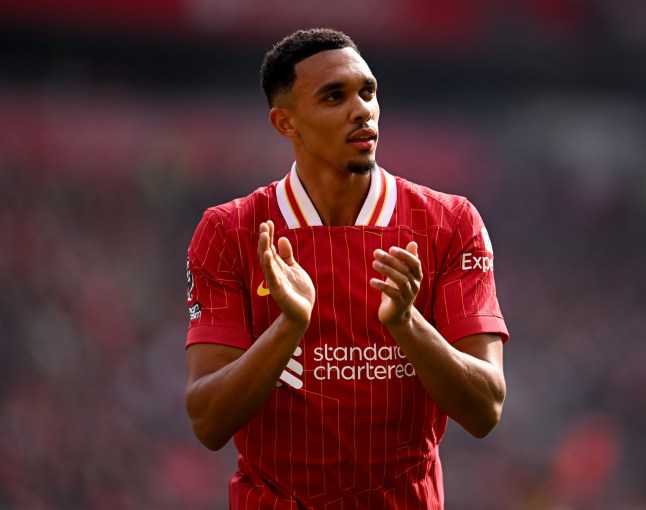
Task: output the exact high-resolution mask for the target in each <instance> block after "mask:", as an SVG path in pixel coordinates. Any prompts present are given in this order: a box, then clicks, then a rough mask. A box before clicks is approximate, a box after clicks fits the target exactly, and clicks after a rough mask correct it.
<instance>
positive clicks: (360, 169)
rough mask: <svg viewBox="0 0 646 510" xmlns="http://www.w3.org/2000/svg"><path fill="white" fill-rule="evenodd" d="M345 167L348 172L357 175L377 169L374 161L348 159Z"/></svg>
mask: <svg viewBox="0 0 646 510" xmlns="http://www.w3.org/2000/svg"><path fill="white" fill-rule="evenodd" d="M347 168H348V170H349V171H350V172H352V173H353V174H357V175H366V174H370V173H372V172H374V171H375V170H376V169H377V162H376V161H356V160H355V161H348V165H347Z"/></svg>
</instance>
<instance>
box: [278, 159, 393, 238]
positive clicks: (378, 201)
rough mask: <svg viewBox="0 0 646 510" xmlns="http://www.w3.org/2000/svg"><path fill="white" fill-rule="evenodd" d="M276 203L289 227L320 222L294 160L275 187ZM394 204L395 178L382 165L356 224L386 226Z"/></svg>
mask: <svg viewBox="0 0 646 510" xmlns="http://www.w3.org/2000/svg"><path fill="white" fill-rule="evenodd" d="M276 196H277V198H278V206H279V207H280V212H281V213H282V214H283V217H284V218H285V221H286V222H287V226H288V227H289V228H299V227H305V226H316V225H323V222H322V221H321V218H320V217H319V215H318V212H317V211H316V208H315V207H314V204H313V203H312V201H311V200H310V197H309V196H308V195H307V192H306V191H305V188H303V185H302V184H301V181H300V179H299V178H298V173H297V172H296V163H294V164H293V165H292V169H291V171H290V172H289V173H288V174H287V175H286V176H285V177H284V178H283V179H282V180H281V181H280V182H279V183H278V186H277V188H276ZM396 203H397V184H396V182H395V178H394V177H393V176H392V175H390V174H389V173H388V172H386V171H385V170H384V169H383V168H380V167H377V170H376V171H375V172H373V173H372V174H371V176H370V189H369V190H368V196H367V197H366V200H365V202H364V203H363V206H362V207H361V211H360V212H359V216H358V217H357V221H356V222H355V225H362V226H378V227H385V226H387V225H388V223H390V218H391V217H392V215H393V211H394V210H395V204H396Z"/></svg>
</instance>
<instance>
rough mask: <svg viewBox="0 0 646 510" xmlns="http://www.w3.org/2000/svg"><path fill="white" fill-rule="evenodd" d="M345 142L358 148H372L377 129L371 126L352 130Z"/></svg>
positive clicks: (375, 140)
mask: <svg viewBox="0 0 646 510" xmlns="http://www.w3.org/2000/svg"><path fill="white" fill-rule="evenodd" d="M347 142H348V143H349V144H350V145H352V146H353V147H355V148H356V149H359V150H369V149H372V148H373V147H374V146H375V144H376V143H377V131H376V130H374V129H372V128H360V129H357V130H356V131H353V132H352V133H351V134H350V136H348V138H347Z"/></svg>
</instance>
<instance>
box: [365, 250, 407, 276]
mask: <svg viewBox="0 0 646 510" xmlns="http://www.w3.org/2000/svg"><path fill="white" fill-rule="evenodd" d="M390 250H391V251H392V250H393V248H390ZM397 250H401V248H397ZM373 255H374V257H375V259H376V260H378V261H379V262H381V263H382V264H384V265H386V266H390V267H392V268H394V269H396V270H397V271H399V272H400V273H404V272H407V271H408V266H407V265H406V264H404V262H402V261H401V260H400V259H399V258H397V257H396V256H395V255H394V254H393V253H388V252H385V251H384V250H380V249H376V250H375V251H374V254H373Z"/></svg>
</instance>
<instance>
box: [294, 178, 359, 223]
mask: <svg viewBox="0 0 646 510" xmlns="http://www.w3.org/2000/svg"><path fill="white" fill-rule="evenodd" d="M297 172H298V178H299V179H300V181H301V184H302V185H303V187H304V188H305V191H306V192H307V195H308V196H309V197H310V200H311V201H312V203H313V204H314V207H315V208H316V211H317V212H318V214H319V217H320V218H321V221H322V222H323V224H324V225H328V226H347V225H354V224H355V223H356V220H357V217H358V216H359V212H360V211H361V207H362V206H363V203H364V201H365V200H366V196H367V195H368V190H369V189H370V179H371V177H370V175H371V174H365V175H359V174H353V173H351V172H348V171H347V170H346V171H343V172H341V171H339V172H337V173H328V172H319V173H317V172H308V171H307V170H306V169H303V170H301V168H300V167H298V166H297Z"/></svg>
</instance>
